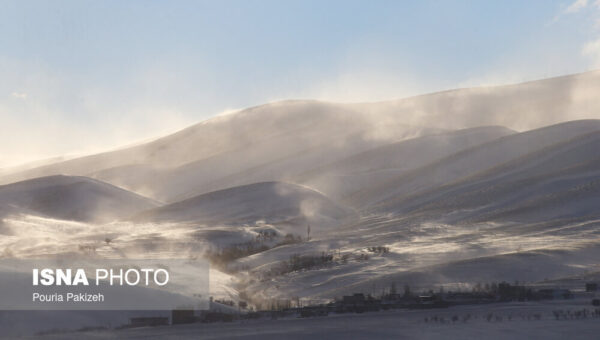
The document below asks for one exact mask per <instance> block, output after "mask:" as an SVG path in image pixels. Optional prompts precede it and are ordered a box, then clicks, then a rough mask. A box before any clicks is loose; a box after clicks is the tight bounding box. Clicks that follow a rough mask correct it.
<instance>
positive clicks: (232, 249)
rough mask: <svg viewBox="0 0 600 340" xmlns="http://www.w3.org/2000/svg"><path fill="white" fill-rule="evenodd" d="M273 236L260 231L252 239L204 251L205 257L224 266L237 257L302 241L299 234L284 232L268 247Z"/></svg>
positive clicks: (217, 264) (216, 264)
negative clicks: (276, 241) (282, 235)
mask: <svg viewBox="0 0 600 340" xmlns="http://www.w3.org/2000/svg"><path fill="white" fill-rule="evenodd" d="M275 236H276V235H274V234H273V233H269V232H261V233H259V234H258V235H257V237H256V238H255V239H254V240H252V241H248V242H243V243H238V244H234V245H231V246H228V247H224V248H220V249H217V250H209V251H207V252H206V253H205V257H206V258H207V259H208V260H209V261H210V262H211V263H212V264H213V265H215V266H218V267H220V268H224V267H225V266H227V264H229V263H230V262H232V261H235V260H237V259H239V258H242V257H246V256H250V255H254V254H258V253H261V252H263V251H266V250H269V249H271V248H275V247H279V246H283V245H287V244H294V243H300V242H302V238H301V237H300V236H297V235H293V234H286V235H285V236H284V237H283V239H282V240H281V241H280V242H279V243H277V244H275V245H274V246H272V247H270V246H269V245H268V243H267V241H273V239H274V238H275Z"/></svg>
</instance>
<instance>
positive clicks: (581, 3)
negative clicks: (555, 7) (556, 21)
mask: <svg viewBox="0 0 600 340" xmlns="http://www.w3.org/2000/svg"><path fill="white" fill-rule="evenodd" d="M597 3H598V1H596V4H597ZM587 5H588V0H575V2H573V3H572V4H570V5H569V6H568V7H567V8H566V9H565V13H577V12H579V11H580V10H582V9H584V8H586V7H587Z"/></svg>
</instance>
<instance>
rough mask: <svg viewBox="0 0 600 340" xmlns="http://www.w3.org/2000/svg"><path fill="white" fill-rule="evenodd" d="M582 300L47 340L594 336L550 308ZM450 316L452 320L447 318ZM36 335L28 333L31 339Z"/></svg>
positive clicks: (575, 306)
mask: <svg viewBox="0 0 600 340" xmlns="http://www.w3.org/2000/svg"><path fill="white" fill-rule="evenodd" d="M587 302H588V299H585V301H583V300H577V299H576V300H571V301H558V302H545V303H506V304H492V305H475V306H461V307H453V308H448V309H442V310H418V311H417V310H402V311H383V312H377V313H366V314H342V315H332V316H328V317H321V318H304V319H301V318H295V317H289V318H284V319H278V320H270V319H268V320H264V319H263V320H245V321H236V322H233V323H226V324H223V323H217V324H194V325H181V326H171V327H153V328H142V329H132V330H121V331H89V332H77V333H59V334H55V335H49V336H47V337H44V338H48V339H81V338H82V337H84V338H86V339H113V338H119V339H282V338H285V339H306V338H316V339H565V338H568V339H595V338H597V337H598V329H599V327H598V322H599V321H600V320H599V318H598V317H592V316H591V315H590V314H588V316H587V317H586V318H585V319H584V318H582V317H578V318H575V317H572V318H566V319H559V320H556V318H555V316H554V314H553V311H555V310H562V311H564V312H565V313H566V312H567V311H570V312H571V313H575V312H578V311H582V310H587V311H588V313H590V312H592V311H593V310H594V309H593V308H591V307H590V306H589V305H588V304H587ZM453 319H454V321H453ZM36 338H38V337H34V339H36Z"/></svg>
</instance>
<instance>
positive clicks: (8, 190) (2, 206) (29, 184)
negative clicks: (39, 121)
mask: <svg viewBox="0 0 600 340" xmlns="http://www.w3.org/2000/svg"><path fill="white" fill-rule="evenodd" d="M156 206H158V203H157V202H155V201H152V200H150V199H147V198H145V197H142V196H139V195H137V194H134V193H131V192H128V191H126V190H123V189H121V188H117V187H115V186H113V185H110V184H107V183H103V182H100V181H97V180H94V179H91V178H86V177H78V176H48V177H40V178H36V179H31V180H26V181H22V182H17V183H12V184H7V185H3V186H0V213H1V214H3V215H7V214H15V213H27V214H37V215H42V216H46V217H51V218H56V219H63V220H75V221H86V222H91V221H94V222H107V221H112V220H115V219H119V218H123V217H127V216H130V215H132V214H134V213H136V212H139V211H141V210H145V209H149V208H152V207H156Z"/></svg>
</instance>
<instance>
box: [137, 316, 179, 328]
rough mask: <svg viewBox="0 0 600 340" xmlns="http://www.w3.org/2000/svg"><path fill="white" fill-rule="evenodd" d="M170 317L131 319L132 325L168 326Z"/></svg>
mask: <svg viewBox="0 0 600 340" xmlns="http://www.w3.org/2000/svg"><path fill="white" fill-rule="evenodd" d="M168 325H169V318H168V317H139V318H131V319H129V326H130V327H154V326H168Z"/></svg>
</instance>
